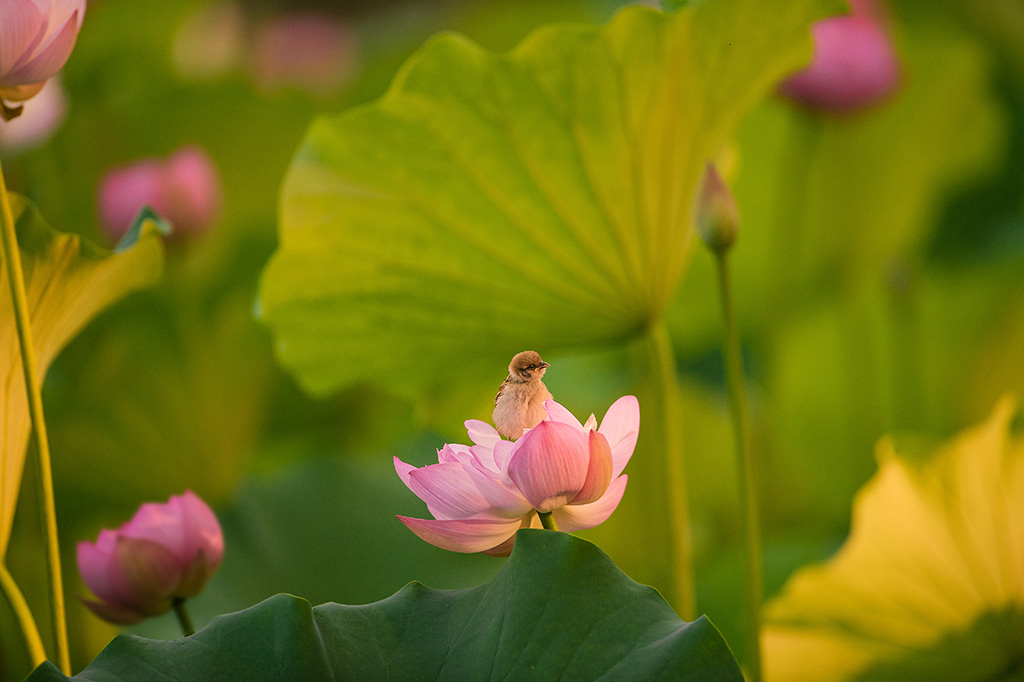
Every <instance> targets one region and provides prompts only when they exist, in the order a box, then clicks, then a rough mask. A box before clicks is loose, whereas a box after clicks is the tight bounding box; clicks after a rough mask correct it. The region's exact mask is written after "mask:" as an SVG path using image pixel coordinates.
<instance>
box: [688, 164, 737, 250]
mask: <svg viewBox="0 0 1024 682" xmlns="http://www.w3.org/2000/svg"><path fill="white" fill-rule="evenodd" d="M695 212H696V218H697V232H699V233H700V237H701V239H703V240H704V243H705V244H707V245H708V246H710V247H711V249H712V250H713V251H715V252H717V253H724V252H726V251H728V250H729V249H730V248H731V247H732V245H733V242H735V241H736V235H737V233H738V232H739V227H740V212H739V209H738V208H737V207H736V199H735V198H734V197H733V194H732V190H730V189H729V185H727V184H725V180H723V179H722V176H721V175H720V174H719V173H718V170H717V169H716V168H715V166H714V165H713V164H710V163H709V164H707V167H706V168H705V169H704V181H703V183H702V184H701V188H700V194H698V195H697V204H696V207H695Z"/></svg>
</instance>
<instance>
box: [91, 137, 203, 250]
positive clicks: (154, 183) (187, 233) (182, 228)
mask: <svg viewBox="0 0 1024 682" xmlns="http://www.w3.org/2000/svg"><path fill="white" fill-rule="evenodd" d="M220 201H221V185H220V177H219V176H218V174H217V168H216V166H214V163H213V159H211V158H210V156H209V155H208V154H207V153H206V152H205V151H203V150H202V149H201V148H199V147H185V148H183V149H181V150H179V151H177V152H175V153H174V154H173V155H171V157H170V158H169V159H167V160H166V161H160V160H156V159H144V160H142V161H139V162H137V163H135V164H133V165H131V166H126V167H123V168H117V169H114V170H112V171H110V172H109V173H107V174H106V176H104V178H103V180H102V181H101V182H100V191H99V212H100V225H101V227H102V228H103V230H104V232H105V233H106V234H107V237H108V238H109V240H110V242H111V243H116V242H117V241H118V240H119V239H120V238H121V236H122V235H124V233H125V232H126V231H127V230H128V228H129V227H131V225H132V222H133V221H134V220H135V217H136V216H137V215H138V214H139V211H140V210H141V209H142V208H143V207H144V206H148V207H149V208H151V209H153V211H155V212H156V213H157V214H158V215H160V216H161V217H162V218H164V219H165V220H167V221H168V222H169V223H170V224H171V226H172V227H173V228H174V231H173V232H172V233H171V234H172V238H188V237H192V236H196V235H199V234H201V233H203V232H205V230H206V228H207V227H209V225H210V224H211V223H212V222H213V221H214V219H215V218H216V217H217V213H218V211H219V209H220Z"/></svg>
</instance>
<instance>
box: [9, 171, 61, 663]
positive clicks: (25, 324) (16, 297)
mask: <svg viewBox="0 0 1024 682" xmlns="http://www.w3.org/2000/svg"><path fill="white" fill-rule="evenodd" d="M0 232H2V233H3V235H2V237H3V238H2V239H0V245H2V248H3V255H4V261H5V262H6V264H7V278H8V281H9V283H10V288H11V298H12V299H13V302H14V321H15V326H16V328H17V331H18V343H19V345H20V347H21V366H22V370H23V371H24V373H25V390H26V391H27V393H28V408H29V416H30V418H31V420H32V430H33V432H34V433H35V440H36V451H37V453H38V455H39V457H38V464H39V472H38V473H39V476H37V481H38V482H37V485H38V487H39V505H40V509H39V512H40V515H41V516H42V520H43V526H44V528H45V529H46V573H47V578H48V583H49V586H50V609H51V619H50V620H51V622H52V626H53V639H54V642H55V643H56V646H57V661H58V664H59V665H60V669H61V672H63V673H64V674H65V675H71V657H70V655H69V653H68V625H67V619H66V617H65V612H64V584H63V580H62V578H61V570H60V545H59V544H58V542H57V510H56V503H55V502H54V495H53V473H52V471H51V469H50V442H49V440H48V439H47V437H46V423H45V421H44V420H43V398H42V394H41V392H40V385H39V375H38V365H37V364H36V357H35V346H34V345H33V343H32V326H31V322H30V320H29V311H28V298H27V297H26V295H25V279H24V274H23V272H22V268H21V253H20V251H19V250H18V238H17V235H16V233H15V227H14V214H13V213H12V211H11V204H10V200H9V199H8V196H7V185H6V183H5V182H4V176H3V168H2V167H0Z"/></svg>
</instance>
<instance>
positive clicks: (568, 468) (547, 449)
mask: <svg viewBox="0 0 1024 682" xmlns="http://www.w3.org/2000/svg"><path fill="white" fill-rule="evenodd" d="M544 407H545V409H546V410H547V414H548V418H547V419H546V420H544V421H542V422H541V423H540V424H538V425H537V426H536V427H534V428H532V429H530V430H528V431H527V432H526V433H525V434H524V435H523V436H522V437H521V438H520V439H519V440H517V441H515V442H512V441H507V440H502V438H501V436H500V435H498V432H497V431H496V430H495V429H494V427H492V426H490V425H489V424H485V423H484V422H480V421H475V420H472V421H468V422H466V429H467V431H468V432H469V437H470V439H471V440H472V441H473V445H472V446H467V445H445V446H444V448H442V449H441V450H439V451H438V453H437V459H438V463H437V464H431V465H429V466H425V467H422V468H419V469H417V468H416V467H413V466H410V465H408V464H406V463H405V462H403V461H401V460H400V459H398V458H397V457H396V458H395V470H396V471H397V472H398V476H399V477H400V478H401V479H402V482H403V483H405V484H406V486H408V487H409V489H410V490H412V492H414V493H415V494H416V496H417V497H419V498H420V499H422V500H423V501H424V502H426V503H427V509H428V510H429V511H430V513H431V514H432V515H433V516H434V518H433V519H414V518H409V517H406V516H399V517H398V518H399V520H400V521H402V523H404V524H405V525H406V526H408V527H409V529H410V530H412V531H413V532H414V533H416V535H418V536H419V537H420V538H422V539H424V540H426V541H427V542H429V543H431V544H433V545H437V546H438V547H442V548H444V549H448V550H451V551H454V552H484V553H486V554H492V555H494V556H507V555H508V554H509V552H511V551H512V544H513V541H514V539H515V533H516V531H517V530H519V529H520V528H530V527H534V528H537V527H540V525H541V523H540V519H539V517H538V515H537V513H538V512H542V513H550V514H551V515H552V517H553V518H554V520H555V521H556V522H557V524H558V527H559V529H561V530H566V531H574V530H582V529H584V528H593V527H594V526H596V525H598V524H600V523H603V522H604V520H605V519H607V518H608V517H609V516H610V515H611V513H612V512H613V511H615V509H616V507H618V505H619V502H620V501H621V500H622V495H623V493H624V492H625V491H626V482H627V476H625V475H622V470H623V469H624V468H625V466H626V463H627V462H628V461H629V458H630V457H631V456H632V455H633V448H634V447H635V446H636V437H637V432H638V431H639V428H640V407H639V404H638V403H637V400H636V398H634V397H633V396H624V397H622V398H619V399H618V400H616V401H615V403H614V404H613V405H612V406H611V407H610V408H608V412H607V414H605V417H604V420H603V421H602V422H601V426H600V428H597V420H596V419H594V417H593V415H591V417H590V419H588V420H587V422H586V424H580V422H579V420H577V419H576V417H574V416H573V415H572V414H571V413H570V412H569V411H568V410H566V409H565V408H564V407H562V406H561V405H559V404H558V403H556V402H555V401H554V400H549V401H547V402H546V403H544Z"/></svg>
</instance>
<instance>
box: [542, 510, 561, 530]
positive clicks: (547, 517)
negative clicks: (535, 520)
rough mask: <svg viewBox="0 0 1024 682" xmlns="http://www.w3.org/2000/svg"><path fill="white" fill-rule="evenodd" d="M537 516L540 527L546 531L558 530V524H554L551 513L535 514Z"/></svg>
mask: <svg viewBox="0 0 1024 682" xmlns="http://www.w3.org/2000/svg"><path fill="white" fill-rule="evenodd" d="M537 516H539V517H540V525H542V526H544V527H545V528H547V529H548V530H558V524H557V523H555V517H554V516H552V515H551V512H537Z"/></svg>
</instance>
